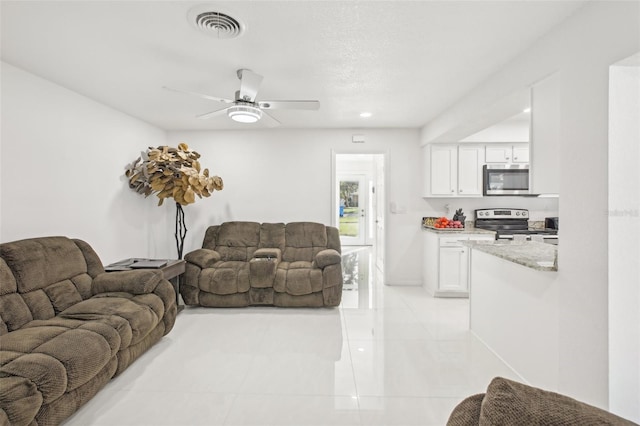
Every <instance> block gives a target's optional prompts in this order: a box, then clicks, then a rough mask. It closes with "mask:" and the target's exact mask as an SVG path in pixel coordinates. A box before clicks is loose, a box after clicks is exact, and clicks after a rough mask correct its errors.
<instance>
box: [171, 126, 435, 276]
mask: <svg viewBox="0 0 640 426" xmlns="http://www.w3.org/2000/svg"><path fill="white" fill-rule="evenodd" d="M354 133H357V134H364V135H365V137H366V143H364V144H353V143H352V142H351V137H352V135H353V134H354ZM179 142H186V143H187V144H188V145H189V146H190V147H191V148H192V149H194V150H196V151H198V152H199V153H200V154H201V155H202V158H201V164H202V165H203V167H209V169H210V170H211V171H212V172H213V173H214V174H218V175H220V176H221V177H222V178H223V180H224V184H225V188H224V190H222V191H221V192H216V193H214V194H213V196H212V197H211V198H210V199H202V200H198V201H197V202H196V203H195V204H194V205H190V206H187V207H186V208H185V215H186V221H187V227H188V229H189V233H188V234H187V240H186V242H185V252H187V251H189V250H192V249H194V248H197V247H200V246H201V244H202V238H203V236H204V231H205V229H206V227H207V226H208V225H213V224H219V223H221V222H224V221H229V220H249V221H257V222H292V221H307V220H308V221H317V222H321V223H326V224H331V219H332V211H331V209H332V207H331V206H332V202H331V181H332V176H331V174H332V170H331V164H332V151H335V152H337V153H358V152H361V153H362V152H375V153H382V152H385V153H388V164H389V169H388V170H387V183H388V192H387V200H388V203H387V205H388V204H389V202H395V203H396V204H397V205H398V206H399V207H404V208H405V209H406V213H404V214H391V213H390V212H389V209H388V206H387V221H386V225H387V238H386V253H387V259H386V271H385V275H386V283H387V284H391V285H394V284H409V285H420V283H421V278H420V276H421V272H420V264H421V263H420V253H421V243H420V219H421V212H420V208H421V203H422V200H421V199H420V173H419V171H420V167H421V165H420V147H419V131H418V130H417V129H414V130H367V131H362V130H357V131H356V130H317V129H315V130H277V129H268V130H255V131H215V132H189V131H173V132H169V133H168V143H169V144H170V145H176V144H178V143H179Z"/></svg>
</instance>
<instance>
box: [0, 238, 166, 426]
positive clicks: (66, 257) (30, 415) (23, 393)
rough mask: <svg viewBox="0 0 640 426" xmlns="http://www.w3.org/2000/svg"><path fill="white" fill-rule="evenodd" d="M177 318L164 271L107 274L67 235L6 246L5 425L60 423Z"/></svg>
mask: <svg viewBox="0 0 640 426" xmlns="http://www.w3.org/2000/svg"><path fill="white" fill-rule="evenodd" d="M175 318H176V302H175V292H174V290H173V287H172V286H171V284H170V283H169V282H168V281H167V280H165V279H164V278H163V277H162V273H161V272H159V271H153V270H144V271H142V270H139V271H124V272H109V273H106V272H105V271H104V269H103V267H102V263H101V262H100V259H99V258H98V256H97V255H96V253H95V252H94V251H93V249H92V248H91V247H90V246H89V245H88V244H87V243H85V242H83V241H80V240H72V239H69V238H65V237H45V238H33V239H27V240H21V241H15V242H10V243H4V244H0V425H12V426H20V425H31V426H35V425H38V426H43V425H57V424H60V422H62V421H63V420H64V419H66V418H67V417H69V416H70V415H71V414H73V413H74V412H75V411H76V410H78V408H79V407H80V406H81V405H82V404H84V403H85V402H87V401H88V400H89V399H91V398H92V397H93V396H94V395H95V394H96V393H97V392H98V390H100V389H101V388H102V387H103V386H104V385H105V384H106V383H107V382H108V381H109V380H110V379H111V378H112V377H114V376H116V375H118V374H119V373H121V372H122V371H123V370H124V369H126V368H127V367H128V366H129V365H130V364H131V363H132V362H133V361H134V360H135V359H137V358H138V357H139V356H140V355H141V354H142V353H144V352H145V351H146V350H147V349H148V348H149V347H151V346H152V345H153V344H154V343H156V342H157V341H158V340H160V338H162V336H164V335H165V334H167V333H168V332H169V331H170V330H171V329H172V328H173V325H174V322H175Z"/></svg>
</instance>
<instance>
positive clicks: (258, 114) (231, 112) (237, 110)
mask: <svg viewBox="0 0 640 426" xmlns="http://www.w3.org/2000/svg"><path fill="white" fill-rule="evenodd" d="M227 115H228V116H229V118H230V119H232V120H233V121H237V122H239V123H255V122H256V121H258V120H260V119H261V118H262V111H260V109H259V108H256V107H253V106H250V105H234V106H232V107H229V108H228V109H227Z"/></svg>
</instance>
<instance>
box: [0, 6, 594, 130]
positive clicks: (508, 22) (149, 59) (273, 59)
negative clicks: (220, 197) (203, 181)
mask: <svg viewBox="0 0 640 426" xmlns="http://www.w3.org/2000/svg"><path fill="white" fill-rule="evenodd" d="M203 3H206V2H192V1H92V0H85V1H77V0H76V1H55V0H47V1H6V0H2V3H1V7H2V9H1V14H2V16H1V18H2V22H1V24H2V25H1V28H2V30H1V31H2V50H1V54H2V60H3V61H5V62H7V63H9V64H12V65H14V66H17V67H19V68H22V69H24V70H26V71H29V72H31V73H34V74H36V75H39V76H41V77H44V78H46V79H48V80H50V81H52V82H55V83H57V84H60V85H62V86H64V87H67V88H69V89H71V90H73V91H76V92H78V93H80V94H83V95H85V96H87V97H89V98H92V99H94V100H96V101H98V102H101V103H103V104H106V105H109V106H111V107H113V108H115V109H117V110H120V111H123V112H125V113H127V114H130V115H132V116H134V117H137V118H139V119H141V120H144V121H146V122H148V123H151V124H153V125H155V126H158V127H160V128H163V129H167V130H178V129H237V128H246V127H247V126H249V127H250V128H252V127H258V128H260V126H262V125H263V124H261V123H260V122H259V123H257V124H253V125H246V124H244V125H243V124H238V123H234V122H232V121H231V120H230V119H228V118H227V117H225V116H222V117H217V118H213V119H211V120H198V119H196V118H194V117H195V116H196V115H198V114H202V113H206V112H209V111H213V110H216V109H221V108H223V107H224V105H223V104H220V103H217V102H214V101H208V100H204V99H200V98H195V97H190V96H188V95H184V94H181V93H176V92H170V91H167V90H164V89H162V87H163V86H171V87H176V88H181V89H185V90H191V91H198V92H204V93H207V94H210V95H214V96H218V97H225V98H234V93H235V91H236V90H237V89H238V87H239V81H238V79H237V77H236V69H238V68H249V69H252V70H253V71H255V72H256V73H258V74H261V75H263V76H264V80H263V82H262V86H261V88H260V91H259V92H258V96H257V99H258V100H267V99H268V100H278V99H284V100H289V99H317V100H319V101H320V104H321V107H320V110H319V111H285V110H275V111H272V112H271V114H272V115H273V116H274V117H276V118H277V119H278V120H280V121H281V122H282V124H283V127H285V128H352V127H356V128H357V127H365V128H367V127H409V128H415V127H420V126H422V125H424V124H425V123H426V122H428V121H429V120H430V119H432V118H434V117H435V116H437V115H438V114H439V113H441V112H442V111H443V110H445V109H446V108H447V107H449V106H450V105H452V104H453V103H455V102H456V101H457V100H458V99H460V98H461V97H463V96H464V95H465V94H466V93H467V92H469V91H470V90H471V89H473V88H474V87H475V86H477V85H478V84H479V83H481V82H482V81H483V80H485V79H486V78H488V77H489V76H490V75H491V74H493V73H494V72H496V71H497V70H498V69H500V68H501V67H502V66H503V65H504V64H506V63H507V62H508V61H510V60H511V59H513V58H514V57H515V56H517V55H518V53H519V52H521V51H522V50H523V49H525V48H527V47H528V46H530V45H531V44H532V43H533V42H534V41H535V40H536V39H538V38H539V37H541V36H542V35H544V34H545V33H546V32H548V31H549V30H550V29H551V28H552V27H553V26H555V25H557V24H558V23H560V22H562V21H563V20H564V19H566V18H567V17H568V16H569V15H571V14H572V13H574V12H575V11H576V10H577V9H578V8H580V7H581V6H582V5H583V4H584V2H583V1H566V0H565V1H544V0H540V1H537V0H528V1H504V0H503V1H482V0H475V1H451V0H450V1H330V0H325V1H257V0H254V1H240V0H236V1H227V2H214V3H210V4H211V5H212V8H211V9H212V10H217V11H220V12H224V13H227V14H229V15H231V16H233V17H235V18H236V19H238V20H240V21H241V22H243V23H244V24H245V25H246V26H247V29H246V32H245V33H244V34H243V35H242V36H241V37H239V38H236V39H232V40H228V39H218V38H216V37H214V36H213V35H211V34H205V33H203V32H200V31H198V30H196V29H195V28H194V27H193V26H192V25H191V24H190V23H189V22H188V21H187V14H188V12H189V10H190V9H191V8H193V7H194V6H197V5H201V4H203ZM362 111H370V112H371V113H372V114H373V116H372V117H371V118H368V119H363V118H360V117H359V113H360V112H362Z"/></svg>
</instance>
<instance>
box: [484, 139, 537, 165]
mask: <svg viewBox="0 0 640 426" xmlns="http://www.w3.org/2000/svg"><path fill="white" fill-rule="evenodd" d="M485 162H486V163H498V164H511V163H515V164H520V163H528V162H529V144H526V143H524V144H514V145H511V144H491V145H487V146H486V147H485Z"/></svg>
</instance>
